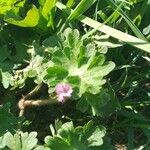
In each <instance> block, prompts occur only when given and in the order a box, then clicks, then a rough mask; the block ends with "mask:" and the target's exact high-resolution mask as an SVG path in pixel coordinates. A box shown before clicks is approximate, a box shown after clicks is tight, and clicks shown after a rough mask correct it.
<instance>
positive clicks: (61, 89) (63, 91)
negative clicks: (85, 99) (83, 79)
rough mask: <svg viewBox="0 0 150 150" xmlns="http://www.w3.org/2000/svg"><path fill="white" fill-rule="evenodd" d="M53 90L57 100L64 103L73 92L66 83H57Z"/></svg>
mask: <svg viewBox="0 0 150 150" xmlns="http://www.w3.org/2000/svg"><path fill="white" fill-rule="evenodd" d="M55 92H56V94H57V97H58V101H59V102H61V103H64V102H65V101H66V100H67V99H68V98H70V97H71V94H72V92H73V90H72V87H71V86H70V85H69V84H67V83H60V84H57V86H56V88H55Z"/></svg>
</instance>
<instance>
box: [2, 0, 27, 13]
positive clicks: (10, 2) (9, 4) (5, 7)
mask: <svg viewBox="0 0 150 150" xmlns="http://www.w3.org/2000/svg"><path fill="white" fill-rule="evenodd" d="M24 2H25V0H21V1H20V0H7V1H6V0H0V8H1V9H0V14H3V15H5V14H6V13H7V12H8V11H9V10H11V9H12V8H13V7H15V6H16V5H17V6H23V4H24ZM16 3H18V4H16Z"/></svg>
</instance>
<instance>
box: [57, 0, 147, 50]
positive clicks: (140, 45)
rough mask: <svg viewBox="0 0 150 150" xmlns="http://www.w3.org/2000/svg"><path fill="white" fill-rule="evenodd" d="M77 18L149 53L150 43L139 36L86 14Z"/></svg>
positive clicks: (61, 5) (63, 7)
mask: <svg viewBox="0 0 150 150" xmlns="http://www.w3.org/2000/svg"><path fill="white" fill-rule="evenodd" d="M56 6H57V7H58V8H59V9H61V10H65V9H66V6H65V5H63V4H62V3H60V2H57V3H56ZM72 12H73V11H72ZM66 13H67V11H66ZM77 19H78V20H79V21H81V22H82V23H84V24H86V25H88V26H90V27H92V28H94V29H95V30H98V31H100V32H103V33H105V34H107V35H110V36H112V37H114V38H116V39H118V40H120V41H122V42H125V43H128V44H129V45H131V46H134V47H136V48H139V49H141V50H143V51H146V52H148V53H150V43H149V42H147V41H145V40H141V39H140V38H137V37H134V36H132V35H129V34H127V33H124V32H121V31H119V30H117V29H115V28H112V27H109V26H107V25H105V24H103V23H100V22H98V21H96V20H93V19H91V18H89V17H86V16H83V15H81V16H80V17H79V18H77Z"/></svg>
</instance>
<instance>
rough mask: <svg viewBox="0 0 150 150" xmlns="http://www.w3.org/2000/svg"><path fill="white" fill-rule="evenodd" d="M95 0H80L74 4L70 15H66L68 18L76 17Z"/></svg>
mask: <svg viewBox="0 0 150 150" xmlns="http://www.w3.org/2000/svg"><path fill="white" fill-rule="evenodd" d="M95 2H96V0H88V3H87V0H81V2H80V3H79V4H78V5H77V6H76V8H75V9H74V11H73V12H72V13H71V15H70V16H69V17H68V19H69V20H73V19H76V18H78V17H79V16H80V15H82V14H83V13H84V12H85V11H86V10H87V9H88V8H89V7H91V6H92V5H93V4H94V3H95Z"/></svg>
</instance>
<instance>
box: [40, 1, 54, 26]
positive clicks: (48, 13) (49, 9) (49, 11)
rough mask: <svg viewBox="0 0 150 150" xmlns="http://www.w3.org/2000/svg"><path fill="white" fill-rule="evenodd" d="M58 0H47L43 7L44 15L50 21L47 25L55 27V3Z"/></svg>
mask: <svg viewBox="0 0 150 150" xmlns="http://www.w3.org/2000/svg"><path fill="white" fill-rule="evenodd" d="M56 2H57V0H46V1H45V3H44V5H43V8H42V15H43V17H44V18H45V19H46V20H47V21H48V24H47V27H52V28H54V21H53V17H54V12H55V5H56Z"/></svg>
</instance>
